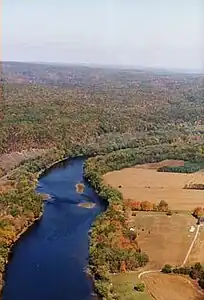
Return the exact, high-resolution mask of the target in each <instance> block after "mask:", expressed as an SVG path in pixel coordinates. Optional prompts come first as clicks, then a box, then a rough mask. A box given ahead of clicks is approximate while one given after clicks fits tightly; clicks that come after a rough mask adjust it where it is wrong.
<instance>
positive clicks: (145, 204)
mask: <svg viewBox="0 0 204 300" xmlns="http://www.w3.org/2000/svg"><path fill="white" fill-rule="evenodd" d="M141 210H142V211H151V210H153V204H152V203H151V202H149V201H142V202H141Z"/></svg>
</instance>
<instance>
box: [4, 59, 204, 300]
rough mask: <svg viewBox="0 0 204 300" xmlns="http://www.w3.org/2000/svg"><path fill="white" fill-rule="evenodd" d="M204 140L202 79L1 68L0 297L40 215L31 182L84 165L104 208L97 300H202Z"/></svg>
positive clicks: (91, 264) (94, 250)
mask: <svg viewBox="0 0 204 300" xmlns="http://www.w3.org/2000/svg"><path fill="white" fill-rule="evenodd" d="M203 133H204V75H202V74H182V73H173V72H167V71H161V70H128V69H127V70H126V69H111V68H110V69H108V68H106V69H103V68H91V67H90V68H89V67H80V66H57V65H51V64H50V65H45V64H28V63H17V62H3V63H2V64H1V99H0V275H1V276H0V283H1V287H3V286H4V283H5V280H6V277H5V268H6V265H7V264H8V263H9V254H10V250H11V248H12V246H13V245H14V244H15V242H16V241H17V240H18V239H19V237H20V236H21V234H22V232H25V231H26V230H27V228H28V227H29V226H31V225H32V224H33V222H34V221H35V220H37V219H39V218H40V216H41V215H42V213H43V205H42V203H43V197H42V195H39V194H38V193H36V191H35V188H36V184H37V180H38V177H39V174H40V173H41V172H42V171H43V170H45V169H47V168H48V167H50V166H51V165H52V164H53V163H55V162H57V161H60V160H62V159H65V158H69V157H76V156H84V157H87V158H88V159H87V160H86V162H85V165H84V177H85V178H86V179H87V180H88V181H89V183H90V185H91V186H92V187H93V188H94V189H95V190H96V191H97V193H98V195H99V196H100V198H101V199H102V200H103V201H104V203H107V204H108V205H107V206H108V208H107V210H106V212H104V213H102V214H101V215H100V217H99V218H97V220H96V222H95V223H94V224H93V226H92V230H91V233H90V247H89V248H90V249H89V261H88V266H87V273H88V274H89V275H90V276H91V277H92V279H93V282H94V292H95V293H96V294H97V295H98V297H99V299H104V300H105V299H106V300H111V299H112V300H113V299H118V300H169V299H170V300H204V292H203V289H204V250H203V249H204V134H203ZM77 188H78V189H79V193H81V192H80V188H82V190H83V186H80V183H79V185H77ZM86 209H88V208H86ZM89 209H91V207H90V208H89ZM73 300H74V299H73ZM77 300H80V299H77ZM81 300H83V299H81Z"/></svg>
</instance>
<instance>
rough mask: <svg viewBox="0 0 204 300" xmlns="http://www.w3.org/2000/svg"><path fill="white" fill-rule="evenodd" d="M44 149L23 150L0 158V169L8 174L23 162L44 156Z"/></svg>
mask: <svg viewBox="0 0 204 300" xmlns="http://www.w3.org/2000/svg"><path fill="white" fill-rule="evenodd" d="M44 152H45V150H44V149H32V150H29V151H28V150H22V151H21V152H11V153H8V154H3V155H1V156H0V168H1V169H2V170H3V171H4V172H5V173H7V172H8V171H10V170H11V169H13V168H15V167H16V166H18V165H19V164H20V163H21V162H22V161H24V160H27V159H31V158H35V157H37V156H39V155H42V154H43V153H44Z"/></svg>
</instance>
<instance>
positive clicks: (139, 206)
mask: <svg viewBox="0 0 204 300" xmlns="http://www.w3.org/2000/svg"><path fill="white" fill-rule="evenodd" d="M125 205H126V206H127V207H129V208H130V209H131V210H132V211H161V212H162V211H163V212H167V211H168V210H169V206H168V203H167V202H166V201H164V200H161V201H160V202H159V204H155V203H151V202H150V201H134V200H129V199H128V200H125Z"/></svg>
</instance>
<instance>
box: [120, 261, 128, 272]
mask: <svg viewBox="0 0 204 300" xmlns="http://www.w3.org/2000/svg"><path fill="white" fill-rule="evenodd" d="M126 271H127V270H126V263H125V261H124V260H123V261H121V263H120V272H121V273H125V272H126Z"/></svg>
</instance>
